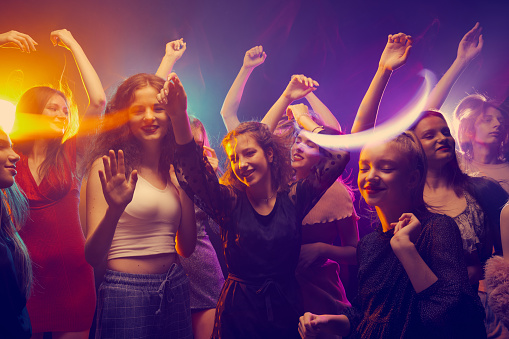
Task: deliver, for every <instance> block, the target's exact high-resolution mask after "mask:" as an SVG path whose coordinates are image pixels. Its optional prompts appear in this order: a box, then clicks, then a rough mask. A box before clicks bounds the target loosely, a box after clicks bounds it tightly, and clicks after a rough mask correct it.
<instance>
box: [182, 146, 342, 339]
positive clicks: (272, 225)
mask: <svg viewBox="0 0 509 339" xmlns="http://www.w3.org/2000/svg"><path fill="white" fill-rule="evenodd" d="M202 154H203V153H202V151H201V150H200V149H199V148H198V147H197V146H196V144H195V143H194V141H192V142H190V143H189V144H186V145H181V146H178V147H177V153H176V156H175V168H176V173H177V177H178V179H179V182H180V185H181V186H182V187H183V188H184V190H186V192H187V194H188V195H189V196H191V197H193V196H194V197H195V202H196V203H197V205H198V206H200V208H202V209H203V210H204V211H205V212H206V213H207V214H209V215H210V216H211V217H212V218H213V219H214V220H215V221H216V222H217V224H218V225H220V226H221V228H222V240H223V248H224V253H225V256H226V264H227V266H228V273H229V275H228V278H227V280H226V282H225V284H224V286H223V290H222V291H221V296H220V297H219V302H218V305H217V312H216V319H215V325H214V332H213V335H212V337H213V338H298V337H299V334H298V332H297V325H298V319H299V316H300V315H301V307H300V302H299V288H298V285H297V281H296V279H295V268H296V266H297V262H298V259H299V252H300V246H301V224H302V220H303V218H304V216H305V215H306V214H307V213H308V212H309V210H310V209H311V208H312V207H313V206H314V204H315V203H316V202H317V201H318V200H319V199H320V197H321V196H322V194H323V193H324V192H325V191H326V190H327V188H328V187H329V186H330V185H331V184H332V183H333V182H334V180H336V179H337V177H338V176H339V175H340V174H341V172H342V171H343V169H344V168H345V166H346V164H347V162H348V159H349V154H348V152H337V153H335V154H328V156H326V157H325V158H324V159H323V160H322V161H321V162H320V163H319V164H318V165H317V167H316V168H315V170H314V171H313V173H312V174H311V175H310V176H309V177H308V178H307V179H304V180H301V181H298V182H296V183H294V184H292V185H291V186H289V187H288V189H286V190H284V191H280V192H278V194H277V198H276V202H275V205H274V208H273V210H272V211H271V212H270V214H268V215H266V216H263V215H260V214H258V213H257V212H256V211H255V210H254V208H253V207H252V206H251V204H250V202H249V200H248V198H247V196H246V194H245V192H243V191H239V190H236V189H233V188H231V187H227V186H224V185H220V184H219V182H218V180H217V177H216V175H215V173H214V172H213V170H212V168H211V166H210V165H208V163H207V161H206V159H205V158H204V157H203V156H202Z"/></svg>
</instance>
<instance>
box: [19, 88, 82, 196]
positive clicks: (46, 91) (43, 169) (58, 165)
mask: <svg viewBox="0 0 509 339" xmlns="http://www.w3.org/2000/svg"><path fill="white" fill-rule="evenodd" d="M54 95H59V96H61V97H62V98H63V99H64V100H65V102H66V103H67V104H68V103H69V101H68V99H67V97H66V96H65V94H64V93H63V92H61V91H59V90H56V89H54V88H51V87H48V86H37V87H32V88H30V89H29V90H27V91H26V92H25V93H23V95H22V96H21V98H20V99H19V102H18V104H17V106H16V114H27V113H28V114H42V112H43V110H44V108H45V107H46V104H47V103H48V101H49V100H50V99H51V98H52V97H53V96H54ZM77 119H78V118H77V116H76V113H75V111H74V110H73V109H70V110H69V123H68V124H67V128H66V131H65V132H64V134H63V135H62V137H60V138H53V139H49V140H48V148H47V150H46V158H45V159H44V161H43V162H42V164H41V165H40V166H39V168H38V174H39V177H41V178H44V177H45V176H46V175H47V174H48V173H49V172H50V171H52V170H55V171H56V173H55V175H54V179H55V181H53V180H51V181H50V183H51V184H53V182H57V183H58V185H59V186H60V187H61V188H65V187H68V186H69V183H68V182H67V181H66V180H67V179H68V178H69V176H68V173H66V171H68V169H69V168H72V167H71V166H70V161H71V160H70V159H69V157H68V155H67V153H66V152H65V150H64V142H65V141H66V140H67V139H68V138H69V136H70V135H69V133H73V132H71V127H70V126H74V125H76V123H79V122H78V121H77ZM21 128H22V127H21ZM74 132H75V131H74ZM14 145H15V146H14V148H15V151H16V152H19V153H21V154H23V155H25V156H28V155H29V154H30V152H31V151H32V149H33V147H34V139H31V140H19V141H15V143H14ZM75 175H76V173H71V176H72V177H74V176H75Z"/></svg>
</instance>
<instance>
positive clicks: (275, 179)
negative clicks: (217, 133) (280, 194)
mask: <svg viewBox="0 0 509 339" xmlns="http://www.w3.org/2000/svg"><path fill="white" fill-rule="evenodd" d="M244 134H247V135H249V136H251V137H252V138H253V139H254V140H255V141H256V142H257V143H258V145H259V146H260V147H261V148H262V150H263V152H264V153H265V155H266V154H267V151H269V150H272V153H273V158H272V163H270V164H269V167H270V172H271V176H272V185H273V188H274V189H276V190H278V191H279V190H283V189H285V188H286V187H287V186H288V183H289V182H290V180H291V178H292V173H293V169H292V166H291V161H290V147H291V145H290V144H289V143H288V140H287V139H285V138H282V137H280V136H278V135H274V134H272V133H271V132H270V130H269V128H268V127H267V125H265V124H263V123H261V122H255V121H248V122H243V123H241V124H240V125H239V126H237V128H235V129H234V130H233V131H231V132H230V133H228V134H227V135H226V136H225V137H224V139H223V142H222V145H223V147H224V149H225V150H226V146H227V145H228V144H230V143H231V142H234V140H235V139H236V138H237V137H238V136H239V135H244ZM225 168H226V170H225V173H224V174H223V176H222V177H221V183H223V184H225V185H229V186H232V187H235V188H237V189H239V190H242V191H244V190H245V188H246V186H245V185H244V184H243V183H241V182H240V181H239V179H238V178H237V177H236V176H235V173H234V172H233V169H232V167H231V162H230V161H229V159H227V160H226V163H225Z"/></svg>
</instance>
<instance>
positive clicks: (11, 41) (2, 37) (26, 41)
mask: <svg viewBox="0 0 509 339" xmlns="http://www.w3.org/2000/svg"><path fill="white" fill-rule="evenodd" d="M36 45H38V43H37V42H35V40H34V39H32V38H31V37H30V35H28V34H24V33H20V32H17V31H9V32H6V33H2V34H0V46H2V47H6V48H9V47H14V48H19V49H21V51H22V52H27V53H30V50H32V51H34V52H35V51H36V49H35V46H36Z"/></svg>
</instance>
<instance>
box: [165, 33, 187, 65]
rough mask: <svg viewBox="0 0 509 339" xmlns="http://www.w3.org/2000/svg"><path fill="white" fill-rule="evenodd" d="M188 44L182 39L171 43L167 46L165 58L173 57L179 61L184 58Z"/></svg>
mask: <svg viewBox="0 0 509 339" xmlns="http://www.w3.org/2000/svg"><path fill="white" fill-rule="evenodd" d="M186 48H187V43H185V42H184V38H180V39H178V40H174V41H170V42H168V43H167V44H166V52H165V56H167V57H171V58H173V59H175V61H177V60H178V59H180V58H181V57H182V55H183V54H184V52H185V51H186Z"/></svg>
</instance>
